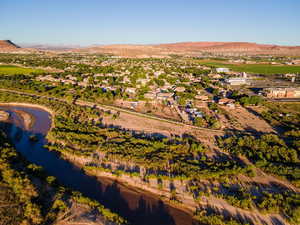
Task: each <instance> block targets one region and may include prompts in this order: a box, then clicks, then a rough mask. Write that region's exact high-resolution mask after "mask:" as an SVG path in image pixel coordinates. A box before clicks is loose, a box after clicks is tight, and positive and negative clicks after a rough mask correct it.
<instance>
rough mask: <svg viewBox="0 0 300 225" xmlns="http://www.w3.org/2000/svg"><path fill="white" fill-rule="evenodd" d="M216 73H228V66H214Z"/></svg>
mask: <svg viewBox="0 0 300 225" xmlns="http://www.w3.org/2000/svg"><path fill="white" fill-rule="evenodd" d="M216 71H217V73H229V71H230V70H229V69H228V68H216Z"/></svg>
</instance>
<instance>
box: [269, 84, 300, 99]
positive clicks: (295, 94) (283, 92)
mask: <svg viewBox="0 0 300 225" xmlns="http://www.w3.org/2000/svg"><path fill="white" fill-rule="evenodd" d="M264 95H265V96H266V97H268V98H300V87H298V88H266V89H264Z"/></svg>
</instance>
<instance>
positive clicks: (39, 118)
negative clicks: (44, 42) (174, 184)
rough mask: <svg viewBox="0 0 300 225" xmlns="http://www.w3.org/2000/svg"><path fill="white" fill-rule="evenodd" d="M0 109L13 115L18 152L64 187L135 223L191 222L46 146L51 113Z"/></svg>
mask: <svg viewBox="0 0 300 225" xmlns="http://www.w3.org/2000/svg"><path fill="white" fill-rule="evenodd" d="M0 110H4V111H6V112H9V114H10V118H9V120H8V121H7V123H6V124H5V127H6V131H7V133H8V135H9V137H10V139H11V140H12V142H13V144H14V145H15V147H16V149H17V151H18V152H20V153H21V154H22V155H23V156H24V157H25V158H26V159H27V160H28V161H30V162H32V163H35V164H37V165H40V166H42V167H43V168H44V169H45V171H46V172H47V173H48V174H49V175H51V176H54V177H56V178H57V180H58V181H59V182H60V183H61V184H63V185H64V186H66V187H68V188H71V189H73V190H76V191H79V192H81V193H82V194H84V195H85V196H87V197H90V198H92V199H95V200H97V201H99V202H100V203H101V204H103V205H104V206H105V207H106V208H109V209H111V210H112V211H113V212H116V213H118V214H119V215H120V216H122V217H124V218H125V219H127V220H128V221H129V222H130V223H132V224H136V225H192V223H193V219H192V215H191V213H189V212H186V211H184V210H181V209H178V208H175V207H173V206H170V205H168V204H165V203H164V202H163V201H162V200H160V199H159V197H157V196H155V195H152V194H150V193H147V192H142V191H141V190H138V189H135V188H133V187H128V186H126V185H123V184H121V183H118V182H116V181H115V180H112V179H108V178H96V177H92V176H88V175H86V174H85V173H84V172H83V171H82V170H81V169H80V168H78V167H76V166H74V165H73V164H71V163H70V162H69V161H66V160H64V159H62V158H61V157H60V156H59V154H58V153H56V152H50V151H48V150H47V149H46V148H44V147H43V146H44V145H45V144H46V143H47V140H46V138H45V136H46V134H47V132H48V131H49V129H50V128H51V123H52V116H51V114H50V113H49V112H47V111H45V110H43V109H41V108H37V107H29V106H20V105H17V106H12V105H9V106H8V105H2V106H1V105H0ZM20 111H23V112H25V113H26V114H30V115H31V117H32V118H33V121H32V123H31V126H30V127H28V126H25V125H24V121H23V119H22V116H20V114H19V112H20ZM32 135H34V136H35V137H36V141H32V140H30V137H32Z"/></svg>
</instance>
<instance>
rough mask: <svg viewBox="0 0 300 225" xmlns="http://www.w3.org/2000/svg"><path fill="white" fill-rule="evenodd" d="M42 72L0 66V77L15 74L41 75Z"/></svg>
mask: <svg viewBox="0 0 300 225" xmlns="http://www.w3.org/2000/svg"><path fill="white" fill-rule="evenodd" d="M42 72H44V71H43V70H40V69H32V68H23V67H18V66H10V65H0V75H15V74H31V73H42Z"/></svg>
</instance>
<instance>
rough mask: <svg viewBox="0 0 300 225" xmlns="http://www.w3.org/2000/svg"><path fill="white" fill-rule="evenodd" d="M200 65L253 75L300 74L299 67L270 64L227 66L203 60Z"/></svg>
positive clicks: (223, 63) (227, 64) (222, 63)
mask: <svg viewBox="0 0 300 225" xmlns="http://www.w3.org/2000/svg"><path fill="white" fill-rule="evenodd" d="M199 63H200V64H201V65H204V66H209V67H226V68H229V69H231V70H233V71H236V72H246V73H255V74H265V75H272V74H286V73H300V66H289V65H271V64H229V63H226V62H219V61H212V60H203V61H200V62H199Z"/></svg>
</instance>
